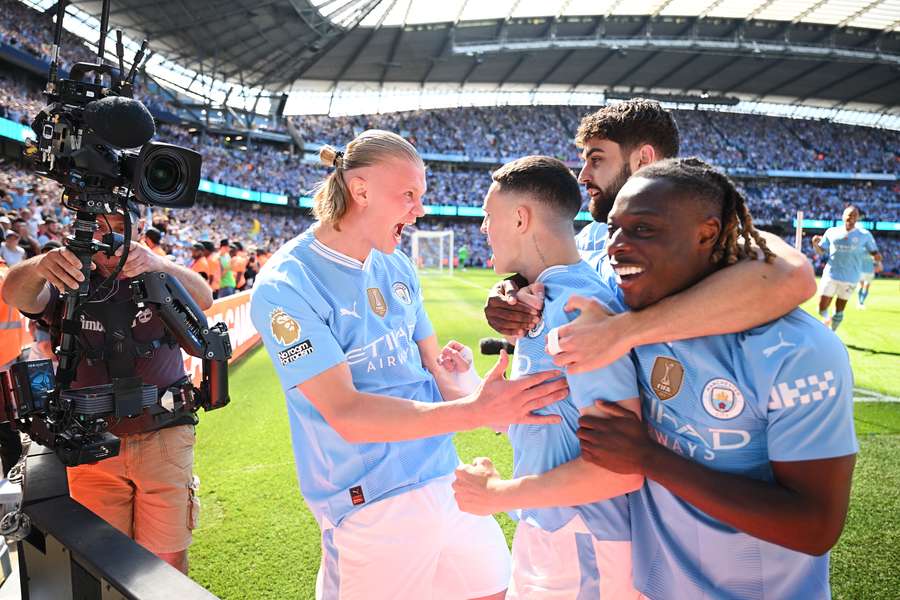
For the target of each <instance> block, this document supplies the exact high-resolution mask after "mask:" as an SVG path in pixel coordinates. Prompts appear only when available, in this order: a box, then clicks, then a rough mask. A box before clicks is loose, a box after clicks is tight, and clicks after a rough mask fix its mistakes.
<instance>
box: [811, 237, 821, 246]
mask: <svg viewBox="0 0 900 600" xmlns="http://www.w3.org/2000/svg"><path fill="white" fill-rule="evenodd" d="M812 243H813V246H818V245H819V244H821V243H822V236H821V235H814V236H812Z"/></svg>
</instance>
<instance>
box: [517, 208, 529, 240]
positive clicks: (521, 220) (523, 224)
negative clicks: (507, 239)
mask: <svg viewBox="0 0 900 600" xmlns="http://www.w3.org/2000/svg"><path fill="white" fill-rule="evenodd" d="M531 217H532V214H531V209H530V208H529V207H528V206H526V205H524V204H520V205H519V206H517V207H516V231H518V232H520V233H522V232H524V231H527V230H528V226H529V225H530V224H531Z"/></svg>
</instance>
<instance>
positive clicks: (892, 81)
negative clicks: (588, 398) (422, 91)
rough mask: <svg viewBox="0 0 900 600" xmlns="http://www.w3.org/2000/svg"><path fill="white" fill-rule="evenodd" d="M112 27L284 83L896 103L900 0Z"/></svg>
mask: <svg viewBox="0 0 900 600" xmlns="http://www.w3.org/2000/svg"><path fill="white" fill-rule="evenodd" d="M73 4H75V5H76V6H77V7H79V8H81V9H83V10H84V11H87V12H88V13H90V14H92V15H94V16H99V14H100V6H101V3H100V1H99V0H74V2H73ZM110 23H111V24H112V25H113V26H122V27H124V28H125V29H126V32H127V33H128V34H129V35H130V36H131V37H132V38H138V39H140V38H141V37H147V38H149V39H150V40H151V43H152V45H153V48H154V50H155V51H156V52H158V53H161V54H162V55H164V56H165V57H166V58H169V59H171V60H173V61H175V62H176V63H178V64H180V65H184V66H185V67H187V68H189V69H192V70H194V71H196V72H198V73H200V74H202V75H203V74H205V75H211V76H212V77H214V78H216V79H222V80H226V81H230V82H233V83H236V84H240V85H241V86H244V87H250V88H253V87H257V88H265V89H267V90H270V91H275V92H278V91H287V90H290V89H293V90H298V89H301V88H307V89H309V88H313V89H315V88H318V89H323V90H324V89H330V88H333V87H335V86H337V85H339V84H345V83H347V82H366V83H368V84H370V85H371V86H376V87H377V86H385V85H388V84H413V85H418V86H423V87H424V86H430V85H442V84H444V85H448V84H449V85H456V86H472V85H476V86H482V87H484V86H488V87H490V86H493V87H495V88H496V87H499V88H501V89H502V88H510V89H523V88H531V89H538V90H540V89H556V90H562V91H569V92H578V91H591V90H593V91H597V90H602V91H605V92H607V93H610V92H612V93H621V94H636V93H659V94H670V95H671V94H674V95H681V96H689V97H697V98H700V97H707V96H710V95H712V96H727V97H735V98H741V99H743V100H756V101H763V102H766V101H775V102H786V101H787V102H801V103H805V104H814V105H821V106H842V107H849V108H861V109H865V110H875V111H878V112H892V113H896V112H897V111H900V0H863V1H862V2H854V1H849V0H699V1H698V0H628V1H627V2H626V1H624V0H565V1H564V0H491V1H490V2H488V1H485V0H440V1H437V0H313V1H312V2H311V1H309V0H262V1H259V0H160V1H158V2H146V1H145V0H112V11H111V16H110Z"/></svg>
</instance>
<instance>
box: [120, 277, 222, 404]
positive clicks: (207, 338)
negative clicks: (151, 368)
mask: <svg viewBox="0 0 900 600" xmlns="http://www.w3.org/2000/svg"><path fill="white" fill-rule="evenodd" d="M131 291H132V294H133V298H134V301H135V302H136V303H137V304H138V306H141V305H143V304H146V303H150V304H153V305H154V306H156V307H157V311H158V314H159V316H160V318H161V319H162V321H163V323H164V324H165V326H166V328H167V329H168V330H169V332H170V333H171V334H172V335H173V336H174V337H175V339H176V341H177V342H178V345H179V346H181V347H182V348H183V349H184V351H185V352H187V353H188V354H190V355H191V356H196V357H198V358H202V359H203V378H202V381H201V383H200V388H199V389H194V395H195V398H196V400H195V402H194V408H195V409H197V408H201V407H202V408H203V409H204V410H214V409H216V408H221V407H223V406H225V405H226V404H228V402H229V400H230V398H229V396H228V359H229V358H231V341H230V339H229V338H228V328H227V326H226V325H225V324H224V323H216V324H215V325H213V326H212V327H210V326H209V324H208V322H207V320H206V315H205V314H204V313H203V311H202V310H200V307H199V306H198V305H197V303H196V302H195V301H194V299H193V298H192V297H191V295H190V294H189V293H188V291H187V290H186V289H184V286H183V285H182V284H181V282H180V281H178V279H176V278H175V277H172V276H171V275H168V274H167V273H160V272H155V271H154V272H150V273H144V274H142V275H139V276H138V277H136V278H134V279H133V280H132V282H131Z"/></svg>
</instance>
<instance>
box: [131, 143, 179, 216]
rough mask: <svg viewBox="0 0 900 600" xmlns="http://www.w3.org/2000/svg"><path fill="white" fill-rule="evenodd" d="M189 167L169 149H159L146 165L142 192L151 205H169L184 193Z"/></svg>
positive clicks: (148, 159) (150, 156) (153, 153)
mask: <svg viewBox="0 0 900 600" xmlns="http://www.w3.org/2000/svg"><path fill="white" fill-rule="evenodd" d="M186 184H187V165H186V164H184V160H183V159H182V158H181V157H180V156H179V155H178V154H176V153H174V152H172V151H171V150H170V149H169V148H165V147H162V148H157V149H156V151H155V152H152V153H151V154H150V155H149V156H148V157H147V159H146V162H145V163H144V176H143V177H142V178H141V182H140V185H141V189H140V192H141V194H142V195H143V197H144V198H146V199H147V200H149V202H150V204H162V205H165V204H168V203H169V202H170V201H171V200H173V199H175V198H177V197H178V196H180V195H182V194H183V193H184V188H185V186H186Z"/></svg>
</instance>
